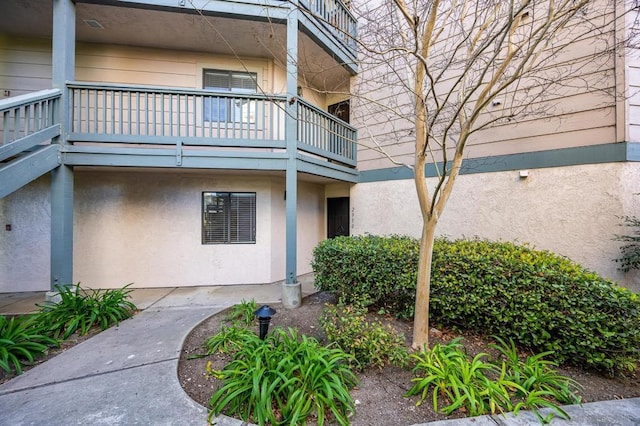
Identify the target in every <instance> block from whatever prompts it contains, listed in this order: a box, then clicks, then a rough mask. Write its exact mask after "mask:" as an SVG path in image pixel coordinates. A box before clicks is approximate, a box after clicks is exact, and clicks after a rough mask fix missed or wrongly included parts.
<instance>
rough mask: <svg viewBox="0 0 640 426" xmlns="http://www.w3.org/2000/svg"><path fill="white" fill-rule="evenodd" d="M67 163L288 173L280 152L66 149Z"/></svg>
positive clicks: (65, 162) (63, 154) (283, 155)
mask: <svg viewBox="0 0 640 426" xmlns="http://www.w3.org/2000/svg"><path fill="white" fill-rule="evenodd" d="M62 158H63V162H64V164H66V165H71V166H113V167H151V168H184V169H189V168H194V169H219V170H285V169H286V162H287V157H286V154H285V153H278V152H238V153H229V152H213V151H192V150H184V151H177V150H175V149H149V148H148V149H145V148H137V149H131V148H129V149H118V148H113V149H104V148H102V149H100V148H98V147H66V148H65V150H64V152H63V153H62Z"/></svg>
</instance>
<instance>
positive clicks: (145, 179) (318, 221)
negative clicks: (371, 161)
mask: <svg viewBox="0 0 640 426" xmlns="http://www.w3.org/2000/svg"><path fill="white" fill-rule="evenodd" d="M203 191H247V192H256V196H257V200H256V201H257V206H256V212H257V235H256V239H257V241H256V244H235V245H232V244H221V245H203V244H201V209H202V207H201V203H202V192H203ZM298 192H299V199H298V206H299V208H298V229H299V231H298V273H299V274H304V273H308V272H310V271H311V267H310V261H311V251H312V249H313V247H315V246H316V245H317V244H318V242H319V241H320V240H321V239H322V238H323V230H324V215H323V212H324V186H322V185H316V184H310V183H300V184H299V191H298ZM74 204H75V205H74V206H75V215H74V259H73V263H74V282H81V283H82V284H83V285H84V286H87V287H96V288H112V287H120V286H123V285H125V284H128V283H130V282H133V283H134V284H133V286H134V287H172V286H196V285H225V284H260V283H269V282H274V281H279V280H282V279H284V271H285V264H284V262H285V253H284V251H285V239H284V237H285V232H284V229H285V226H284V225H285V216H284V214H285V201H284V179H282V178H280V177H277V176H265V175H252V176H246V175H242V174H221V173H215V172H213V173H207V172H177V171H164V172H160V171H76V172H75V203H74ZM0 221H1V223H2V224H3V227H2V233H3V234H2V238H1V239H0V292H11V291H37V290H47V289H48V288H49V262H50V260H49V252H50V248H49V244H50V201H49V179H48V178H47V177H45V178H41V179H39V180H38V181H36V182H33V183H31V184H30V185H28V186H26V187H24V188H22V189H21V190H19V191H17V192H15V193H13V194H11V195H10V196H8V197H5V198H3V199H0ZM6 224H11V226H12V230H11V231H6V230H5V228H4V225H6Z"/></svg>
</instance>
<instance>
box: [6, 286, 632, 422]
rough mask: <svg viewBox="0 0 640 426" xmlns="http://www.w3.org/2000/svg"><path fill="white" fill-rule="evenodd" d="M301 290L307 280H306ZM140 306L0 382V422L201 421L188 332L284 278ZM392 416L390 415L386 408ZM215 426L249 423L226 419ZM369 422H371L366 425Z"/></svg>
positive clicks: (588, 408) (271, 293)
mask: <svg viewBox="0 0 640 426" xmlns="http://www.w3.org/2000/svg"><path fill="white" fill-rule="evenodd" d="M301 281H302V283H303V295H307V294H310V293H312V292H313V291H314V290H313V282H312V279H311V278H310V277H307V278H306V279H305V278H304V277H303V279H302V280H301ZM132 296H133V301H134V303H136V305H137V306H138V307H139V308H141V309H144V310H143V312H141V313H139V314H138V315H136V316H135V317H134V318H132V319H129V320H126V321H124V322H122V323H121V324H120V325H119V326H117V327H114V328H111V329H109V330H106V331H104V332H102V333H100V334H98V335H96V336H94V337H92V338H91V339H89V340H86V341H85V342H83V343H81V344H79V345H77V346H75V347H73V348H71V349H69V350H68V351H66V352H64V353H61V354H60V355H58V356H56V357H55V358H53V359H51V360H49V361H47V362H45V363H43V364H41V365H38V366H36V367H34V368H33V369H31V370H29V371H27V372H26V373H24V374H23V375H21V376H18V377H16V378H14V379H13V380H11V381H9V382H7V383H5V384H3V385H0V425H7V426H9V425H11V426H19V425H41V424H46V425H53V426H55V425H61V426H62V425H65V426H66V425H176V426H177V425H203V426H204V425H206V424H207V421H206V420H207V410H206V409H205V408H204V407H202V406H200V405H199V404H197V403H195V402H194V401H192V400H191V399H190V398H189V397H188V396H187V395H186V394H185V393H184V391H183V390H182V387H181V386H180V383H179V382H178V377H177V373H176V372H177V364H178V359H179V354H180V349H181V347H182V342H183V341H184V339H185V337H186V336H187V334H188V333H189V331H190V330H192V329H193V328H194V327H195V326H196V325H197V324H198V323H199V322H201V321H202V320H204V319H206V318H207V317H209V316H211V315H213V314H215V313H217V312H220V311H221V310H223V309H224V308H226V307H228V306H230V305H232V304H234V303H237V302H239V301H240V300H242V299H245V300H249V299H251V298H253V299H255V300H256V301H258V302H259V303H276V302H279V301H280V285H279V284H271V285H260V286H250V285H246V286H228V287H197V288H172V289H136V290H135V291H134V292H133V294H132ZM43 298H44V293H42V294H40V295H33V294H32V295H26V294H22V295H12V297H2V296H0V312H2V313H24V312H28V311H30V310H32V309H33V308H34V306H35V305H34V303H41V302H42V300H43ZM566 411H567V412H569V414H570V415H571V417H572V420H571V421H561V420H554V422H553V424H557V425H621V426H622V425H638V424H640V399H629V400H619V401H607V402H600V403H592V404H585V405H584V406H582V407H580V406H572V407H566ZM389 416H393V413H389ZM216 424H217V425H219V426H241V425H244V424H245V423H243V422H240V421H238V420H234V419H230V418H228V417H220V418H218V419H217V420H216ZM535 424H539V422H538V421H537V419H536V418H535V416H533V415H532V414H531V413H525V412H521V413H520V414H519V415H518V416H517V417H514V416H512V415H507V416H506V417H503V416H481V417H476V418H468V419H458V420H448V421H441V422H435V423H430V425H431V426H433V425H437V426H463V425H465V426H466V425H468V426H471V425H476V426H489V425H490V426H495V425H513V426H519V425H535ZM372 426H375V425H372Z"/></svg>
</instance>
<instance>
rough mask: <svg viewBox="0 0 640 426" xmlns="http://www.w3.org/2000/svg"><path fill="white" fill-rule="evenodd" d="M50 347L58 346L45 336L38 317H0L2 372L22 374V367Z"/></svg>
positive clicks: (56, 342) (0, 364) (0, 366)
mask: <svg viewBox="0 0 640 426" xmlns="http://www.w3.org/2000/svg"><path fill="white" fill-rule="evenodd" d="M52 346H59V344H58V341H57V340H56V339H54V338H52V337H50V336H48V335H47V332H46V330H45V327H44V324H43V322H42V321H41V320H40V318H38V316H36V315H24V316H17V317H6V316H0V368H1V369H2V370H4V372H6V373H8V374H11V373H12V372H15V373H16V374H22V367H23V366H25V365H29V364H32V363H33V362H34V360H35V359H36V358H38V357H40V356H42V355H44V354H46V352H47V350H48V349H49V347H52Z"/></svg>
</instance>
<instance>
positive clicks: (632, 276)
mask: <svg viewBox="0 0 640 426" xmlns="http://www.w3.org/2000/svg"><path fill="white" fill-rule="evenodd" d="M639 181H640V163H610V164H596V165H586V166H572V167H560V168H545V169H535V170H529V176H528V177H527V178H520V174H519V171H509V172H497V173H481V174H470V175H462V176H460V177H459V178H458V181H457V182H456V184H455V187H454V190H453V194H452V195H451V198H450V199H449V202H448V204H447V207H446V209H445V211H444V214H443V215H442V217H441V219H440V222H439V224H438V228H437V234H438V235H446V236H449V237H452V238H459V237H476V236H477V237H480V238H487V239H491V240H505V241H515V242H519V243H529V244H530V245H533V246H534V247H535V248H538V249H544V250H550V251H553V252H555V253H558V254H560V255H564V256H567V257H569V258H570V259H572V260H574V261H576V262H578V263H580V264H582V265H583V266H584V267H586V268H588V269H591V270H595V271H597V272H598V273H600V274H602V275H604V276H606V277H608V278H611V279H614V280H616V281H618V282H619V283H620V284H621V285H624V286H626V287H628V288H630V289H633V290H635V291H639V290H640V275H639V274H638V273H637V272H635V273H634V272H631V273H626V274H623V273H621V272H619V271H618V270H617V266H618V265H617V264H616V263H615V262H613V260H612V259H614V258H616V257H618V256H619V247H620V243H619V242H616V241H613V237H614V235H615V234H620V233H624V232H625V231H628V230H625V229H624V228H622V227H620V223H621V221H620V219H619V216H624V215H636V216H640V195H634V193H637V192H638V189H637V188H638V182H639ZM434 182H435V180H434V179H429V185H430V188H433V184H434ZM351 196H352V218H353V220H352V233H353V234H363V233H371V234H382V235H387V234H403V235H411V236H414V237H419V235H420V231H421V229H422V228H421V226H422V225H421V216H420V210H419V207H418V201H417V196H416V191H415V187H414V182H413V180H397V181H385V182H373V183H363V184H358V185H356V186H355V187H354V188H353V189H352V192H351Z"/></svg>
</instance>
